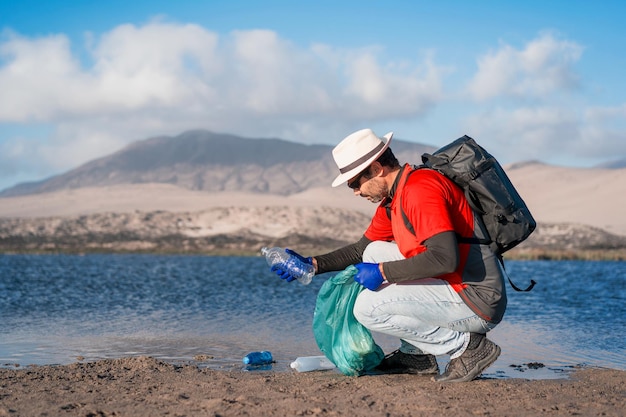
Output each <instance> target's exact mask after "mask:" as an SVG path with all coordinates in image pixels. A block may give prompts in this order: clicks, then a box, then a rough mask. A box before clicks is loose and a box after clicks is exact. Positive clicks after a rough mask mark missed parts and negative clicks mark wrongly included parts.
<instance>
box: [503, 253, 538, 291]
mask: <svg viewBox="0 0 626 417" xmlns="http://www.w3.org/2000/svg"><path fill="white" fill-rule="evenodd" d="M496 256H497V257H498V261H500V265H502V271H503V272H504V275H506V279H508V280H509V284H511V287H512V288H513V289H514V290H515V291H517V292H528V291H530V290H532V289H533V287H534V286H535V284H536V283H537V281H535V280H534V279H531V280H530V285H529V286H528V287H526V289H524V290H523V289H521V288H519V287H518V286H517V285H515V284H513V281H512V280H511V277H510V276H509V273H508V272H507V271H506V268H505V266H504V259H503V258H502V255H496Z"/></svg>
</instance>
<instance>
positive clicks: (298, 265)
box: [261, 247, 315, 285]
mask: <svg viewBox="0 0 626 417" xmlns="http://www.w3.org/2000/svg"><path fill="white" fill-rule="evenodd" d="M261 253H262V254H263V255H265V259H266V260H267V264H268V265H269V266H272V265H274V264H277V263H282V264H283V265H285V266H286V267H287V269H288V270H289V273H290V274H291V275H292V276H293V277H295V278H296V279H297V280H298V281H299V282H300V283H301V284H302V285H308V284H310V283H311V280H312V279H313V275H315V267H314V266H313V265H309V264H307V263H305V262H302V261H301V260H300V259H298V257H296V256H294V255H290V254H288V253H287V252H286V251H285V249H283V248H265V247H264V248H261Z"/></svg>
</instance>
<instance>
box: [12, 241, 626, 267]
mask: <svg viewBox="0 0 626 417" xmlns="http://www.w3.org/2000/svg"><path fill="white" fill-rule="evenodd" d="M272 244H273V243H272ZM272 244H269V243H268V244H263V245H262V244H259V245H258V246H259V248H260V247H261V246H268V245H270V246H271V245H272ZM292 246H293V245H292ZM299 248H301V250H304V251H309V252H319V253H323V252H329V251H331V250H334V249H336V247H326V246H312V247H310V246H309V245H299ZM0 255H81V256H82V255H164V256H260V252H259V250H257V249H252V248H250V249H221V250H209V251H207V250H197V251H193V250H158V249H156V250H155V249H149V250H141V249H138V250H125V249H117V250H116V249H112V248H86V247H80V248H63V249H59V248H54V249H53V248H49V249H26V248H22V249H19V250H15V249H13V250H7V249H5V250H2V249H1V248H0ZM504 261H505V262H506V261H601V262H613V261H626V248H622V249H605V250H603V249H598V250H582V249H581V250H542V249H521V248H520V249H518V248H513V249H511V250H510V251H509V252H507V253H506V254H505V255H504Z"/></svg>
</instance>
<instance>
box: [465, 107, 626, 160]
mask: <svg viewBox="0 0 626 417" xmlns="http://www.w3.org/2000/svg"><path fill="white" fill-rule="evenodd" d="M625 108H626V107H624V106H621V107H616V108H604V109H588V110H586V111H584V110H583V111H580V110H577V109H574V108H567V107H556V106H542V107H520V108H515V109H505V108H501V107H500V108H496V109H493V110H488V111H485V112H483V113H481V114H477V115H473V116H471V117H469V118H468V119H467V120H466V127H467V129H468V131H470V132H472V133H473V134H474V135H476V139H477V140H479V141H480V140H483V141H484V142H485V143H486V144H487V145H486V147H487V148H488V149H489V150H490V151H491V152H492V153H493V154H494V155H495V156H496V157H498V155H500V156H503V158H502V159H503V160H504V161H505V162H506V163H510V162H517V161H523V160H540V161H551V162H553V163H563V162H566V161H568V160H569V161H572V160H578V161H587V163H589V162H593V161H595V162H602V161H606V160H608V159H614V158H620V157H621V158H623V157H626V129H624V126H625V125H626V112H625V111H624V109H625ZM599 113H602V117H600V116H599Z"/></svg>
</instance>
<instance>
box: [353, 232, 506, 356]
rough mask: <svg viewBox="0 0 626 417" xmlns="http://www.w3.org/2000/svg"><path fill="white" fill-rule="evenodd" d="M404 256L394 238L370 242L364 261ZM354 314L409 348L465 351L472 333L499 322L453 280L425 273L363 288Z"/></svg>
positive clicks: (431, 351)
mask: <svg viewBox="0 0 626 417" xmlns="http://www.w3.org/2000/svg"><path fill="white" fill-rule="evenodd" d="M400 259H404V256H402V254H401V253H400V250H399V249H398V246H397V245H396V244H395V243H393V242H382V241H376V242H372V243H370V244H369V245H368V246H367V248H366V249H365V252H364V253H363V262H372V263H380V262H388V261H395V260H400ZM353 311H354V316H355V317H356V319H357V320H358V321H359V322H360V323H361V324H363V326H365V327H366V328H367V329H369V330H370V331H372V332H379V333H384V334H387V335H391V336H396V337H398V338H400V339H401V340H402V346H401V348H400V349H401V350H402V351H403V352H405V353H417V354H424V353H429V354H432V355H443V354H449V355H451V357H452V358H455V357H457V356H459V355H460V354H461V353H463V351H464V350H465V348H466V347H467V344H468V343H469V332H472V333H486V332H488V331H489V330H491V329H492V328H494V327H495V324H493V323H489V322H487V321H486V320H484V319H482V318H481V317H480V316H478V315H477V314H476V313H474V312H473V311H472V310H471V309H470V308H469V307H468V306H467V305H466V304H465V303H464V302H463V300H462V299H461V297H460V296H459V295H458V294H457V293H456V292H455V291H454V289H453V288H452V287H451V286H450V285H449V284H448V282H447V281H444V280H441V279H437V278H424V279H419V280H415V281H404V282H402V283H399V284H389V283H384V284H383V285H382V286H381V287H380V288H379V289H378V290H376V291H370V290H368V289H366V290H364V291H361V293H360V294H359V296H358V298H357V300H356V303H355V305H354V310H353Z"/></svg>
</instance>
